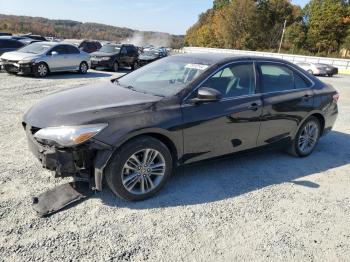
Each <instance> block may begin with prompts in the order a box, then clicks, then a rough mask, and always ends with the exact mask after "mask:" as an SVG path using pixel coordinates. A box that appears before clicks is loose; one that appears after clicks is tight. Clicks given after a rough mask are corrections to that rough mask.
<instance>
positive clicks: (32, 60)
mask: <svg viewBox="0 0 350 262" xmlns="http://www.w3.org/2000/svg"><path fill="white" fill-rule="evenodd" d="M34 61H35V59H24V60H21V61H18V64H29V63H33V62H34Z"/></svg>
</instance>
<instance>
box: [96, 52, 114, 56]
mask: <svg viewBox="0 0 350 262" xmlns="http://www.w3.org/2000/svg"><path fill="white" fill-rule="evenodd" d="M116 54H118V53H105V52H93V53H91V54H90V56H113V55H116Z"/></svg>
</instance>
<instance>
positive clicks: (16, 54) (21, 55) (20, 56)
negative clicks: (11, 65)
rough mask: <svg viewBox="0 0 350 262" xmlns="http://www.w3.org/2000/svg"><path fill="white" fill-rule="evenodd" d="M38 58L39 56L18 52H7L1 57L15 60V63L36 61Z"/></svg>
mask: <svg viewBox="0 0 350 262" xmlns="http://www.w3.org/2000/svg"><path fill="white" fill-rule="evenodd" d="M37 57H38V55H37V54H30V53H22V52H18V51H14V52H7V53H4V54H3V55H2V56H1V58H2V59H6V60H14V61H19V60H24V59H34V58H37Z"/></svg>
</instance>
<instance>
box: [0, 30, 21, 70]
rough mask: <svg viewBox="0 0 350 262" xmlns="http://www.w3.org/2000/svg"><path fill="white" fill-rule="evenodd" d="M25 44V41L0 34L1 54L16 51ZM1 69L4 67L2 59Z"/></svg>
mask: <svg viewBox="0 0 350 262" xmlns="http://www.w3.org/2000/svg"><path fill="white" fill-rule="evenodd" d="M25 45H26V44H25V43H23V42H21V41H18V40H14V39H11V38H10V37H7V36H0V56H1V55H2V54H3V53H6V52H11V51H15V50H17V49H19V48H21V47H23V46H25ZM1 69H2V63H1V61H0V70H1Z"/></svg>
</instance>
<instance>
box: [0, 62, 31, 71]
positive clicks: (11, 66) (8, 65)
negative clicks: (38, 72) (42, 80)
mask: <svg viewBox="0 0 350 262" xmlns="http://www.w3.org/2000/svg"><path fill="white" fill-rule="evenodd" d="M35 65H36V64H35V63H25V64H20V63H18V62H17V61H2V68H3V69H4V70H6V71H7V72H10V73H19V74H33V72H34V67H35Z"/></svg>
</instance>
